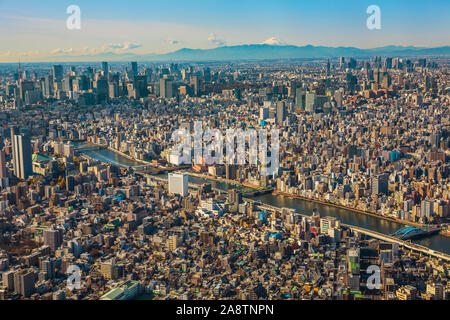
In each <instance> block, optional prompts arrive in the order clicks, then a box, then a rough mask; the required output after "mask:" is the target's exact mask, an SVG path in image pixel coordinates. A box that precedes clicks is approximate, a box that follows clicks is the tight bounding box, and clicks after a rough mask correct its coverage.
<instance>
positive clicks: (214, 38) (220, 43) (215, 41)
mask: <svg viewBox="0 0 450 320" xmlns="http://www.w3.org/2000/svg"><path fill="white" fill-rule="evenodd" d="M208 41H209V42H211V43H213V44H215V45H216V46H219V47H220V46H225V45H226V42H225V41H224V40H221V39H217V36H216V34H215V33H210V34H209V36H208Z"/></svg>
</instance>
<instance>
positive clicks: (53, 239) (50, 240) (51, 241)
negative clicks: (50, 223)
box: [44, 228, 63, 251]
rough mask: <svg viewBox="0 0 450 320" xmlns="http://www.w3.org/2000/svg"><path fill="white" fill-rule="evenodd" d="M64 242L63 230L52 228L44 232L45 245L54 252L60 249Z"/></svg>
mask: <svg viewBox="0 0 450 320" xmlns="http://www.w3.org/2000/svg"><path fill="white" fill-rule="evenodd" d="M62 241H63V233H62V230H61V229H55V228H52V229H47V230H44V245H47V246H49V247H50V249H51V250H52V251H55V250H56V249H58V247H59V246H60V245H61V244H62Z"/></svg>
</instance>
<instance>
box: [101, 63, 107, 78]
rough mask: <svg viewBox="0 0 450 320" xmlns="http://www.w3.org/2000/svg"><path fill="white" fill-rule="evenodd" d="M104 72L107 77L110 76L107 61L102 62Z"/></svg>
mask: <svg viewBox="0 0 450 320" xmlns="http://www.w3.org/2000/svg"><path fill="white" fill-rule="evenodd" d="M102 71H103V73H104V74H105V76H106V75H108V72H109V68H108V62H106V61H103V62H102Z"/></svg>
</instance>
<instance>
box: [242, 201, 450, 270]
mask: <svg viewBox="0 0 450 320" xmlns="http://www.w3.org/2000/svg"><path fill="white" fill-rule="evenodd" d="M244 199H245V201H249V202H254V203H256V204H257V205H258V207H259V208H261V209H267V210H272V211H281V208H278V207H274V206H271V205H268V204H265V203H261V202H259V201H254V200H252V199H248V198H244ZM299 215H300V216H302V217H310V216H308V215H305V214H301V213H299ZM341 226H343V227H345V228H348V229H350V230H352V231H356V232H359V233H362V234H365V235H367V236H369V237H372V238H375V239H378V240H383V241H387V242H392V243H398V244H399V245H400V246H401V247H404V248H407V249H410V250H412V251H416V252H420V253H422V254H426V255H429V256H432V257H435V258H439V259H442V260H444V261H446V262H450V255H448V254H446V253H443V252H437V251H434V250H431V249H429V248H427V247H424V246H421V245H418V244H416V243H412V242H411V241H405V240H401V239H398V238H395V237H392V236H390V235H386V234H383V233H379V232H376V231H372V230H368V229H364V228H361V227H356V226H352V225H348V224H344V223H341Z"/></svg>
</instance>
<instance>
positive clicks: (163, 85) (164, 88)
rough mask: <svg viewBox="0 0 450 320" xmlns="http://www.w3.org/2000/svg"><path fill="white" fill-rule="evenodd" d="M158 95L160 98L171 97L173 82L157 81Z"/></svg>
mask: <svg viewBox="0 0 450 320" xmlns="http://www.w3.org/2000/svg"><path fill="white" fill-rule="evenodd" d="M159 95H160V96H161V97H162V98H172V97H173V82H172V81H171V80H169V79H165V78H161V79H160V80H159Z"/></svg>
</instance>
